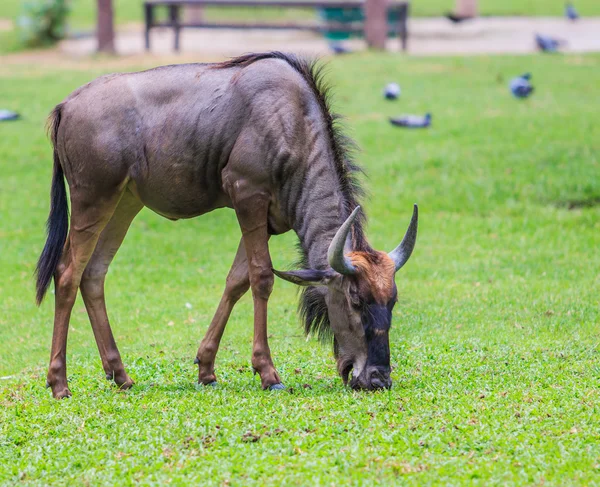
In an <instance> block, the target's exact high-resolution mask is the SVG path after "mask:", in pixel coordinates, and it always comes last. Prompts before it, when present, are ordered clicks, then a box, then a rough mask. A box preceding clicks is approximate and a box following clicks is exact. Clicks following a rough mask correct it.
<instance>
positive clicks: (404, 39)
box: [400, 5, 409, 52]
mask: <svg viewBox="0 0 600 487" xmlns="http://www.w3.org/2000/svg"><path fill="white" fill-rule="evenodd" d="M408 9H409V6H408V5H405V6H404V7H403V8H402V10H401V11H400V43H401V44H402V51H404V52H406V49H407V48H408Z"/></svg>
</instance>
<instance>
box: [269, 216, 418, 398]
mask: <svg viewBox="0 0 600 487" xmlns="http://www.w3.org/2000/svg"><path fill="white" fill-rule="evenodd" d="M358 211H359V207H357V208H356V209H355V210H354V211H353V212H352V214H351V215H350V216H349V217H348V218H347V220H346V221H345V222H344V224H343V225H342V226H341V227H340V228H339V230H338V231H337V233H336V235H335V237H334V238H333V240H332V241H331V244H330V246H329V250H328V253H327V257H328V260H329V265H330V268H328V269H325V270H317V269H304V270H299V271H290V272H280V271H275V273H276V274H277V276H279V277H281V278H282V279H285V280H286V281H290V282H292V283H294V284H298V285H300V286H320V287H322V289H323V292H324V294H325V296H324V297H325V303H326V305H327V313H328V318H329V323H330V325H331V330H332V332H333V335H334V351H335V354H336V358H337V366H338V372H339V373H340V375H341V376H342V379H343V380H344V383H348V379H349V375H350V373H351V372H352V379H351V380H350V386H351V387H352V388H354V389H367V390H373V389H382V388H389V387H391V385H392V380H391V378H390V372H391V369H390V345H389V330H390V326H391V322H392V309H393V308H394V305H395V304H396V299H397V291H396V283H395V282H394V275H395V273H396V272H397V271H398V270H399V269H400V268H401V267H402V266H403V265H404V264H405V263H406V262H407V261H408V259H409V257H410V255H411V253H412V251H413V248H414V246H415V241H416V238H417V223H418V208H417V205H415V207H414V212H413V216H412V219H411V222H410V225H409V227H408V230H407V231H406V235H405V236H404V238H403V239H402V242H401V243H400V244H399V245H398V246H397V247H396V248H395V249H394V250H392V251H391V252H389V253H386V252H379V251H374V250H369V251H356V250H353V249H352V244H351V241H352V239H351V237H350V235H351V228H352V223H353V222H354V220H355V218H356V216H357V213H358Z"/></svg>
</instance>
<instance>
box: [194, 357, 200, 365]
mask: <svg viewBox="0 0 600 487" xmlns="http://www.w3.org/2000/svg"><path fill="white" fill-rule="evenodd" d="M199 363H200V359H199V358H198V357H196V358H195V359H194V364H195V365H198V364H199Z"/></svg>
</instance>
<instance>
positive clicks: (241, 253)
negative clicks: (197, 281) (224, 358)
mask: <svg viewBox="0 0 600 487" xmlns="http://www.w3.org/2000/svg"><path fill="white" fill-rule="evenodd" d="M249 287H250V279H249V276H248V261H247V259H246V250H245V248H244V241H243V240H240V244H239V246H238V249H237V253H236V254H235V259H234V261H233V264H232V265H231V269H230V270H229V274H228V275H227V283H226V285H225V291H224V292H223V296H222V297H221V302H220V303H219V307H218V308H217V311H216V313H215V316H214V317H213V319H212V321H211V322H210V326H209V327H208V330H207V331H206V335H204V338H203V340H202V343H201V344H200V348H198V354H197V355H196V363H197V364H198V384H212V383H215V382H216V380H217V378H216V376H215V357H216V355H217V351H218V350H219V344H220V343H221V338H222V337H223V332H224V331H225V326H226V325H227V321H228V320H229V316H230V315H231V310H232V309H233V307H234V306H235V303H237V302H238V300H239V299H240V298H241V297H242V296H243V295H244V294H245V293H246V291H248V288H249Z"/></svg>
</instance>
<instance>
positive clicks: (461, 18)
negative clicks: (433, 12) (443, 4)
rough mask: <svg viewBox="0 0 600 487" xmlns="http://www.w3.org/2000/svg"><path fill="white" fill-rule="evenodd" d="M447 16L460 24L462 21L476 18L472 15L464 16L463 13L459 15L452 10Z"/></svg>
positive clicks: (451, 20)
mask: <svg viewBox="0 0 600 487" xmlns="http://www.w3.org/2000/svg"><path fill="white" fill-rule="evenodd" d="M446 18H447V19H448V20H449V21H450V22H452V23H454V24H460V23H461V22H464V21H465V20H471V19H474V18H475V17H471V16H462V15H457V14H455V13H452V12H448V13H447V14H446Z"/></svg>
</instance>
